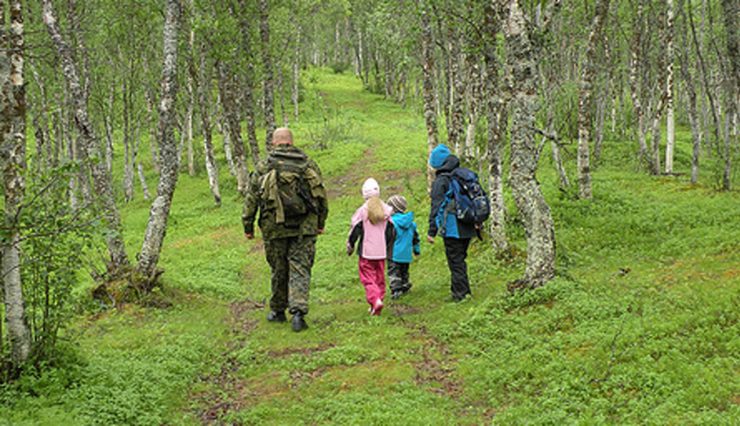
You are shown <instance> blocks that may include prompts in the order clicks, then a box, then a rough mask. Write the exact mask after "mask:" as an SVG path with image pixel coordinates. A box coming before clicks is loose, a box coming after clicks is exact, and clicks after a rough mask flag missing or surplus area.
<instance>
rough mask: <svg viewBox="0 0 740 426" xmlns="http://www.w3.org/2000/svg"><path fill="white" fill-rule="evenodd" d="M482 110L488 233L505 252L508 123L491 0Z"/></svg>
mask: <svg viewBox="0 0 740 426" xmlns="http://www.w3.org/2000/svg"><path fill="white" fill-rule="evenodd" d="M484 25H485V29H484V31H485V36H486V39H485V40H486V45H485V49H484V54H485V64H486V70H485V78H486V80H485V91H486V96H484V97H483V99H485V100H486V104H485V107H486V109H485V111H486V116H487V117H486V118H487V126H488V143H487V145H486V154H487V158H488V192H489V194H490V197H491V219H490V221H489V229H488V231H489V234H490V236H491V243H492V244H493V247H494V249H496V250H498V251H505V250H507V249H508V248H509V240H508V238H507V237H506V206H505V204H504V179H503V153H502V151H503V147H504V144H505V143H506V141H505V140H504V135H505V133H506V126H507V124H508V114H507V112H506V106H505V105H504V101H503V99H502V98H501V95H500V93H501V91H500V87H499V63H498V59H497V56H496V39H497V38H498V34H499V32H500V26H501V23H500V21H499V19H498V17H497V15H496V13H495V10H494V9H493V3H492V2H488V3H487V4H486V8H485V21H484Z"/></svg>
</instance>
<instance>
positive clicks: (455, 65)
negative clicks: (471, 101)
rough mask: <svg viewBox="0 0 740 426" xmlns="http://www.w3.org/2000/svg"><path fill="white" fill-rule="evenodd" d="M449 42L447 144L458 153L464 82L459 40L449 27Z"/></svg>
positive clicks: (462, 124)
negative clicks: (448, 123)
mask: <svg viewBox="0 0 740 426" xmlns="http://www.w3.org/2000/svg"><path fill="white" fill-rule="evenodd" d="M448 36H449V41H450V50H449V54H450V58H449V60H450V92H451V93H450V127H449V128H448V129H447V143H449V144H450V146H451V147H454V149H455V151H456V152H458V153H460V152H461V151H462V150H461V147H460V142H461V137H462V133H463V126H464V124H465V114H464V111H463V109H464V105H463V103H464V94H465V81H464V79H463V75H462V72H461V71H460V63H461V62H463V61H462V60H461V57H462V55H461V53H460V40H459V37H458V35H457V34H456V32H455V31H454V30H453V29H452V27H451V26H450V29H449V32H448Z"/></svg>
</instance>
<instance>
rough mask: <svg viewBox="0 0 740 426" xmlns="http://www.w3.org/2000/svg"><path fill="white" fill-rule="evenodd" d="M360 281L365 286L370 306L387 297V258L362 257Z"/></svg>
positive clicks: (366, 297)
mask: <svg viewBox="0 0 740 426" xmlns="http://www.w3.org/2000/svg"><path fill="white" fill-rule="evenodd" d="M360 281H361V282H362V285H363V286H365V299H366V300H367V303H369V304H370V306H373V305H374V304H375V301H376V300H378V299H380V300H383V298H384V297H385V259H380V260H369V259H365V258H363V257H360Z"/></svg>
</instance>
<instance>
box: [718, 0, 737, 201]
mask: <svg viewBox="0 0 740 426" xmlns="http://www.w3.org/2000/svg"><path fill="white" fill-rule="evenodd" d="M722 8H723V10H724V12H725V13H724V15H725V30H726V32H727V38H726V43H727V56H728V57H729V59H730V64H731V69H730V73H728V75H727V76H726V77H725V82H726V85H727V92H728V100H727V118H726V126H725V127H726V131H725V169H724V173H723V174H722V188H723V189H724V190H725V191H729V190H730V189H732V179H731V177H732V140H733V139H734V140H736V139H737V120H738V117H737V114H738V110H739V109H740V106H739V105H738V104H739V103H740V34H739V32H740V28H738V19H740V5H738V3H737V0H722Z"/></svg>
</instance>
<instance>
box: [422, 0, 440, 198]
mask: <svg viewBox="0 0 740 426" xmlns="http://www.w3.org/2000/svg"><path fill="white" fill-rule="evenodd" d="M419 14H420V16H421V55H422V69H423V77H422V78H423V80H424V83H423V85H424V86H423V91H424V121H425V123H426V127H427V149H428V152H429V153H431V152H432V150H433V149H434V148H435V147H436V146H437V144H438V142H437V110H436V108H435V96H434V41H433V40H432V25H431V21H430V19H429V8H428V4H427V0H419ZM427 171H428V173H427V187H428V188H431V184H432V181H433V180H434V171H433V170H432V169H431V168H430V167H428V166H427Z"/></svg>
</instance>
